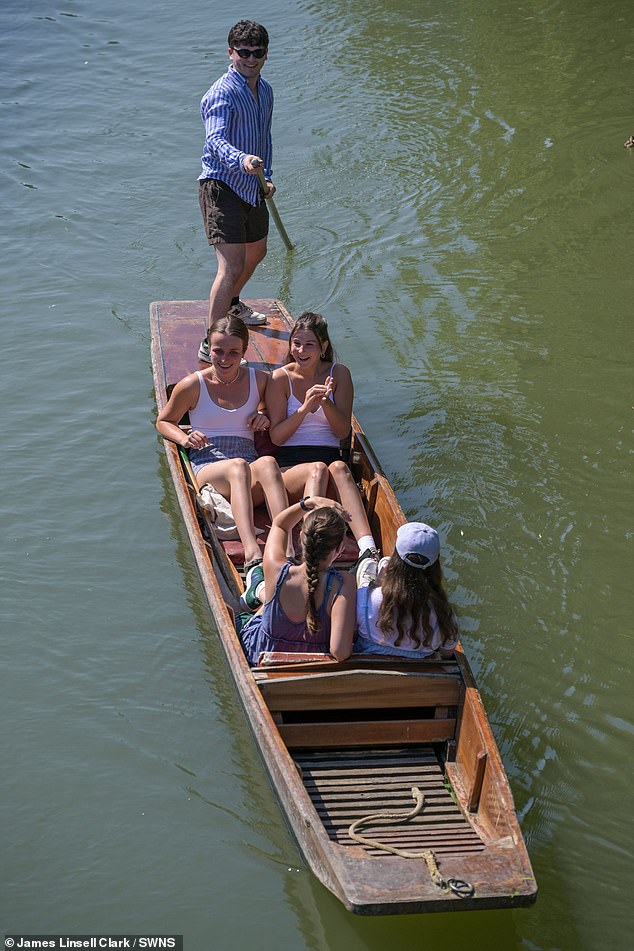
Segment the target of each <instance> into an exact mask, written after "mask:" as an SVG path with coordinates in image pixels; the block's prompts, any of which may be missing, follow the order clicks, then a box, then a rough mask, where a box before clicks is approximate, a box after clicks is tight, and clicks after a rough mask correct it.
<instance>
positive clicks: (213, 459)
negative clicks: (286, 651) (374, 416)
mask: <svg viewBox="0 0 634 951" xmlns="http://www.w3.org/2000/svg"><path fill="white" fill-rule="evenodd" d="M208 339H209V348H210V359H211V364H210V365H209V366H208V367H207V368H206V369H205V370H202V371H201V370H197V371H196V372H195V373H191V374H190V375H189V376H186V377H184V379H182V380H180V382H179V383H177V384H176V386H175V387H174V389H173V391H172V394H171V396H170V398H169V400H168V402H167V403H166V404H165V406H164V408H163V409H162V410H161V412H160V413H159V416H158V420H157V423H156V428H157V429H158V431H159V432H160V434H161V435H162V436H165V437H166V438H167V439H171V440H172V442H175V443H178V445H180V446H183V447H185V448H186V449H187V452H188V455H189V459H190V462H191V465H192V469H193V470H194V474H195V476H196V481H197V482H198V485H199V487H202V486H203V485H204V484H205V483H206V482H211V483H213V485H214V486H215V488H216V489H217V490H218V492H220V494H221V495H224V497H225V498H226V499H229V501H230V502H231V507H232V510H233V517H234V519H235V523H236V528H237V530H238V534H239V536H240V540H241V542H242V545H243V547H244V561H245V571H247V572H248V571H249V570H250V569H251V568H253V567H254V566H255V565H258V564H261V562H262V558H261V556H260V548H259V546H258V542H257V538H256V532H255V525H254V523H253V506H254V505H260V504H261V503H262V502H266V504H267V506H268V509H269V513H270V515H271V517H273V516H275V515H277V514H278V513H279V512H281V511H283V510H284V509H285V508H286V507H287V505H288V496H287V494H286V489H285V488H284V483H283V481H282V474H281V472H280V469H279V466H278V464H277V462H276V461H275V459H274V458H273V456H260V457H259V458H258V454H257V451H256V449H255V444H254V433H255V432H257V431H259V430H265V429H268V426H269V420H268V417H267V416H266V415H265V414H264V413H263V412H262V409H263V407H264V393H265V390H266V386H267V382H268V380H269V375H268V373H265V372H264V371H263V370H254V369H252V368H249V367H247V366H244V365H242V363H241V361H242V358H243V356H244V354H245V352H246V349H247V346H248V344H249V331H248V330H247V328H246V325H245V324H244V322H243V321H242V320H241V319H240V318H239V317H222V318H221V319H220V320H217V321H216V322H215V323H214V324H212V326H211V328H210V330H209V335H208ZM185 413H189V420H190V423H191V431H190V432H184V431H183V430H182V429H181V428H180V426H179V423H180V421H181V419H182V418H183V416H184V415H185Z"/></svg>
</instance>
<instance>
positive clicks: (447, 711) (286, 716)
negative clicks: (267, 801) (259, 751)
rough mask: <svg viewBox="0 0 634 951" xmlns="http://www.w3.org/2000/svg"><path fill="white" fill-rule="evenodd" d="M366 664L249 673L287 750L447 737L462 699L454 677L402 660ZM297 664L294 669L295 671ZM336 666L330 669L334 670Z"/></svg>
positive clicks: (320, 664)
mask: <svg viewBox="0 0 634 951" xmlns="http://www.w3.org/2000/svg"><path fill="white" fill-rule="evenodd" d="M374 660H375V661H376V664H375V665H374V664H370V665H366V666H364V665H363V663H361V664H355V661H354V660H350V661H345V662H344V663H343V664H340V665H338V667H339V669H335V670H333V669H331V670H328V667H327V664H326V663H324V662H323V661H322V662H319V661H317V662H316V663H314V665H313V666H312V669H311V668H310V667H305V668H304V669H303V670H302V669H298V668H297V666H296V665H290V664H286V665H284V666H283V667H282V668H281V669H280V668H277V669H267V668H255V669H254V670H253V675H254V677H255V680H256V683H257V684H258V686H259V688H260V691H261V693H262V696H263V698H264V700H265V701H266V704H267V706H268V708H269V710H270V711H271V713H272V714H273V717H274V719H275V720H276V723H277V725H278V729H279V731H280V735H281V736H282V739H283V740H284V741H285V742H286V744H287V746H289V747H291V748H298V747H307V748H310V747H313V748H314V747H319V748H322V747H350V746H364V745H381V744H394V743H398V744H413V743H442V742H445V741H447V740H452V739H453V738H454V736H455V730H456V711H457V709H458V707H459V705H460V703H461V701H462V679H461V677H460V675H459V673H457V672H442V671H439V670H425V669H421V664H422V662H414V668H413V669H407V668H408V663H409V662H408V661H405V662H403V661H400V662H398V661H396V662H395V661H391V662H389V661H388V662H386V663H381V660H382V659H381V658H378V657H376V658H374ZM293 666H295V669H293ZM333 666H334V665H333Z"/></svg>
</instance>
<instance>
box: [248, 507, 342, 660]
mask: <svg viewBox="0 0 634 951" xmlns="http://www.w3.org/2000/svg"><path fill="white" fill-rule="evenodd" d="M302 518H303V519H304V523H303V525H302V529H301V533H300V542H301V550H302V560H301V562H300V563H299V564H294V563H293V562H292V561H291V560H289V559H288V558H287V557H286V551H287V545H288V541H289V539H290V537H291V535H292V532H293V529H294V527H295V526H296V525H297V524H298V522H299V521H300V520H301V519H302ZM349 520H350V515H349V514H348V513H347V512H346V511H344V509H343V508H342V507H341V505H340V504H339V502H335V501H334V499H326V498H321V497H319V496H313V497H309V498H303V499H301V500H300V501H299V502H296V503H295V504H294V505H291V506H289V507H288V508H287V509H285V510H284V511H283V512H280V513H279V515H276V516H275V518H274V519H273V524H272V526H271V530H270V532H269V537H268V538H267V540H266V545H265V548H264V599H265V601H264V607H263V608H262V609H261V610H260V612H259V613H258V614H255V615H254V616H253V617H252V618H250V619H249V620H248V622H247V623H246V625H245V626H244V627H242V629H241V630H240V632H239V633H240V641H241V643H242V647H243V649H244V652H245V654H246V656H247V659H248V661H249V664H250V665H251V666H255V665H256V664H257V662H258V658H259V656H260V654H261V653H262V652H263V651H291V652H293V653H308V652H311V651H316V652H319V653H329V654H332V656H333V657H335V658H336V659H337V660H345V659H346V657H349V655H350V653H351V651H352V639H353V636H354V626H355V603H356V585H355V579H354V576H353V575H351V574H350V573H349V572H340V571H337V570H336V569H335V568H333V562H334V561H335V560H336V559H337V557H338V556H339V554H340V552H341V551H342V549H343V544H344V537H345V534H346V525H347V522H348V521H349Z"/></svg>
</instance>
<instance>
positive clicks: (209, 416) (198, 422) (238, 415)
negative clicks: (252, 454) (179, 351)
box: [189, 367, 260, 441]
mask: <svg viewBox="0 0 634 951" xmlns="http://www.w3.org/2000/svg"><path fill="white" fill-rule="evenodd" d="M196 376H197V377H198V382H199V384H200V392H199V393H198V402H197V403H196V405H195V406H194V408H193V409H190V411H189V421H190V423H191V425H192V427H193V429H197V430H198V431H199V432H201V433H204V434H205V436H206V437H207V438H208V439H211V437H212V436H242V437H243V438H245V439H250V440H252V441H253V430H252V429H249V427H248V426H247V421H248V419H249V417H250V416H253V414H254V413H255V412H257V408H258V406H259V404H260V394H259V391H258V384H257V380H256V378H255V370H254V369H253V367H249V395H248V396H247V401H246V403H243V404H242V406H237V407H236V408H235V409H224V408H223V407H222V406H218V404H217V403H214V401H213V400H212V398H211V396H210V395H209V390H208V389H207V384H206V383H205V380H204V378H203V375H202V373H201V372H200V370H196Z"/></svg>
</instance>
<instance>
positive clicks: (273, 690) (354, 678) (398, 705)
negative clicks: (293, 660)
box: [259, 670, 460, 711]
mask: <svg viewBox="0 0 634 951" xmlns="http://www.w3.org/2000/svg"><path fill="white" fill-rule="evenodd" d="M259 686H260V690H261V692H262V696H263V697H264V699H265V700H266V703H267V706H268V708H269V709H270V710H272V711H277V710H372V709H381V710H388V709H390V708H395V709H399V710H403V709H405V708H409V707H411V708H419V707H437V706H444V707H455V706H457V705H458V703H459V701H460V681H459V680H458V679H457V678H456V677H453V676H448V675H443V674H437V673H431V674H427V673H420V672H418V671H416V672H412V673H409V672H408V673H405V672H403V671H397V670H339V671H333V672H332V673H312V674H297V675H295V676H293V675H292V674H291V675H287V676H285V677H278V678H275V679H268V680H261V681H260V684H259Z"/></svg>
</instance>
